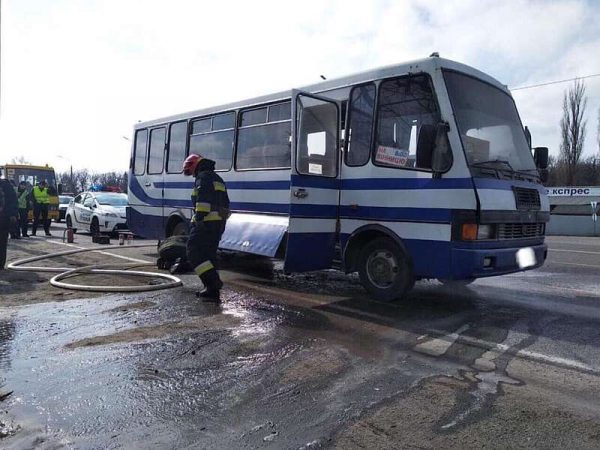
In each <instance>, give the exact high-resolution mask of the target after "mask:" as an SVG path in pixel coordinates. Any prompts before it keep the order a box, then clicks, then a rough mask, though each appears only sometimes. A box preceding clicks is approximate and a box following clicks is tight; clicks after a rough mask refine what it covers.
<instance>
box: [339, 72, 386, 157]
mask: <svg viewBox="0 0 600 450" xmlns="http://www.w3.org/2000/svg"><path fill="white" fill-rule="evenodd" d="M371 85H372V86H373V87H374V88H375V101H374V103H373V114H372V116H371V118H372V124H371V139H370V143H369V157H368V158H367V159H366V161H365V162H364V163H362V164H348V146H349V144H350V140H349V139H348V137H349V132H350V121H351V120H352V114H351V112H350V111H351V110H352V93H353V92H354V90H355V89H358V88H361V87H365V86H371ZM378 107H379V85H378V83H376V82H375V81H368V82H366V83H361V84H355V85H354V86H352V87H351V88H350V92H349V93H348V104H347V106H346V121H345V127H344V149H343V153H344V165H345V166H346V167H364V166H366V165H367V164H369V161H370V160H371V155H372V154H373V147H374V145H375V132H376V131H377V126H376V122H377V109H378Z"/></svg>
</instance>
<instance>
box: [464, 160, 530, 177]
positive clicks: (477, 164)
mask: <svg viewBox="0 0 600 450" xmlns="http://www.w3.org/2000/svg"><path fill="white" fill-rule="evenodd" d="M494 163H500V164H504V165H506V166H508V168H509V169H510V171H511V172H512V173H518V174H520V175H526V176H532V175H533V174H532V173H531V172H532V171H535V172H537V169H526V170H515V169H514V168H513V166H511V165H510V163H509V162H508V161H506V160H504V159H490V160H489V161H479V162H475V163H471V164H470V166H471V167H483V168H489V169H492V170H502V169H500V168H498V167H490V166H489V164H494Z"/></svg>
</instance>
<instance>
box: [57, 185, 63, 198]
mask: <svg viewBox="0 0 600 450" xmlns="http://www.w3.org/2000/svg"><path fill="white" fill-rule="evenodd" d="M62 193H63V186H62V183H58V195H62Z"/></svg>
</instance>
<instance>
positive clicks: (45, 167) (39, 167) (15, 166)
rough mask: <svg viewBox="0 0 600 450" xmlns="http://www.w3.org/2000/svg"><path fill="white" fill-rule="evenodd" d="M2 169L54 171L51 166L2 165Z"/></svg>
mask: <svg viewBox="0 0 600 450" xmlns="http://www.w3.org/2000/svg"><path fill="white" fill-rule="evenodd" d="M4 167H6V168H7V169H33V170H48V171H50V170H52V171H54V167H51V166H47V165H46V166H33V165H31V164H4Z"/></svg>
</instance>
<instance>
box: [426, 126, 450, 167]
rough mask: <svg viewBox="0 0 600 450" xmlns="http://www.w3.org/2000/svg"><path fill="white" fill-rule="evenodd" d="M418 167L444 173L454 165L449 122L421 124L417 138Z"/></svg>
mask: <svg viewBox="0 0 600 450" xmlns="http://www.w3.org/2000/svg"><path fill="white" fill-rule="evenodd" d="M417 167H418V168H420V169H431V170H433V171H434V172H436V173H444V172H447V171H448V170H450V167H452V151H451V150H450V143H449V142H448V124H447V123H445V122H440V123H438V124H437V125H429V124H424V125H421V129H420V131H419V137H418V139H417Z"/></svg>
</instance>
